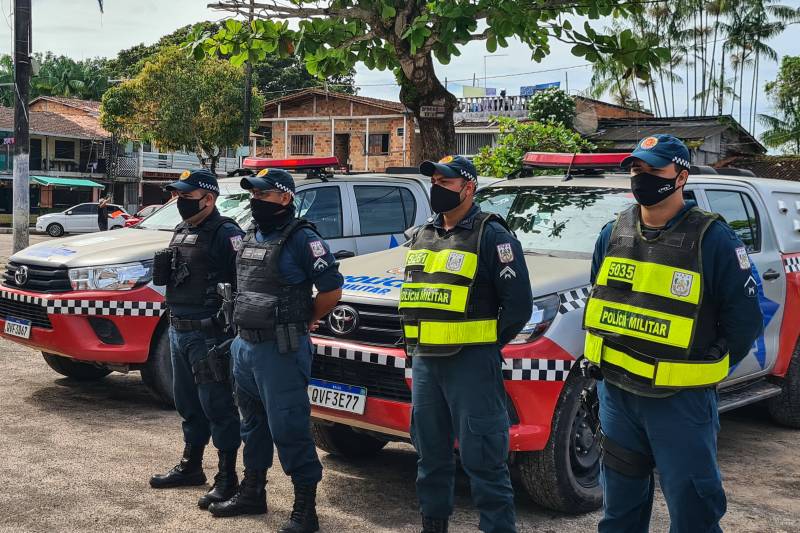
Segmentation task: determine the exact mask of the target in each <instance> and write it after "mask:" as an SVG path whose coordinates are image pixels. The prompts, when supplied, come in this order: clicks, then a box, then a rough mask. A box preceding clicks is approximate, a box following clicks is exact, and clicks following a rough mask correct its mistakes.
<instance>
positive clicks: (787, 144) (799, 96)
mask: <svg viewBox="0 0 800 533" xmlns="http://www.w3.org/2000/svg"><path fill="white" fill-rule="evenodd" d="M765 89H766V92H767V95H768V96H769V98H770V99H771V100H772V101H773V103H774V104H775V114H774V115H759V119H760V121H761V123H762V124H763V125H764V126H765V127H766V128H767V129H766V131H765V132H764V133H763V134H762V135H761V140H762V141H764V144H766V145H767V146H769V147H770V148H780V149H783V150H784V151H785V152H787V153H791V154H795V155H800V56H784V58H783V60H782V61H781V67H780V70H779V71H778V76H777V77H776V78H775V80H774V81H771V82H769V83H767V84H766V86H765Z"/></svg>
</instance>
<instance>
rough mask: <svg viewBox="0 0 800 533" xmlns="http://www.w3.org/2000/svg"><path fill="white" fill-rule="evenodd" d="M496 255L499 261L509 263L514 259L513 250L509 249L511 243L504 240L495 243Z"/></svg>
mask: <svg viewBox="0 0 800 533" xmlns="http://www.w3.org/2000/svg"><path fill="white" fill-rule="evenodd" d="M497 257H498V259H500V262H501V263H510V262H511V261H513V260H514V250H512V249H511V243H508V242H505V243H503V244H498V245H497Z"/></svg>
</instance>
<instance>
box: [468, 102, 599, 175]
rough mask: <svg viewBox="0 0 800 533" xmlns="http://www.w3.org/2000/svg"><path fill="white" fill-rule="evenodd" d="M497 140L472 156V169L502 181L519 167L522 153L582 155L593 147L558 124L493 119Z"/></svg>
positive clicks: (503, 118)
mask: <svg viewBox="0 0 800 533" xmlns="http://www.w3.org/2000/svg"><path fill="white" fill-rule="evenodd" d="M494 120H497V123H498V128H499V139H498V141H497V144H496V145H495V146H484V147H483V148H481V152H480V153H479V154H478V155H477V156H475V168H477V169H478V173H479V174H481V175H483V176H493V177H495V178H504V177H506V176H508V175H509V174H511V173H513V172H516V171H518V170H520V169H521V168H522V157H523V156H524V155H525V153H526V152H570V153H575V152H586V151H590V150H594V148H595V147H594V145H593V144H592V143H590V142H588V141H586V140H584V139H583V137H581V136H580V134H578V133H576V132H574V131H572V130H571V129H569V128H568V127H566V126H564V125H563V124H561V123H556V122H520V121H518V120H516V119H513V118H508V117H496V118H495V119H494Z"/></svg>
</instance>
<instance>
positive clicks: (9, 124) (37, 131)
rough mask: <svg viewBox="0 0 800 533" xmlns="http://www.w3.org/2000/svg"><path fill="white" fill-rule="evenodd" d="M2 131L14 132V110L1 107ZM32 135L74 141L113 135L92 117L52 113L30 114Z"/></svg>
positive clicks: (105, 137) (0, 124)
mask: <svg viewBox="0 0 800 533" xmlns="http://www.w3.org/2000/svg"><path fill="white" fill-rule="evenodd" d="M0 130H5V131H14V109H12V108H10V107H0ZM30 132H31V134H32V135H53V136H58V137H70V138H73V139H108V138H110V137H111V134H110V133H108V132H107V131H106V130H104V129H103V128H102V127H101V126H100V122H99V121H98V120H97V117H95V116H90V115H59V114H58V113H53V112H51V111H31V112H30Z"/></svg>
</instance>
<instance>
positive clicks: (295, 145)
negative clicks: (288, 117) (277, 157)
mask: <svg viewBox="0 0 800 533" xmlns="http://www.w3.org/2000/svg"><path fill="white" fill-rule="evenodd" d="M289 153H290V154H292V155H314V136H313V135H292V139H291V144H290V150H289Z"/></svg>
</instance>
